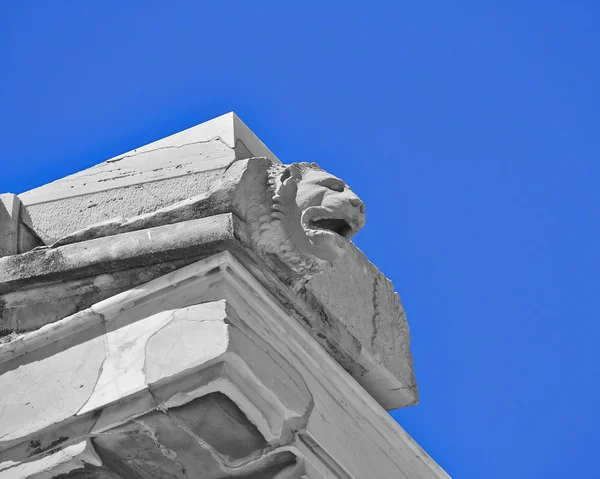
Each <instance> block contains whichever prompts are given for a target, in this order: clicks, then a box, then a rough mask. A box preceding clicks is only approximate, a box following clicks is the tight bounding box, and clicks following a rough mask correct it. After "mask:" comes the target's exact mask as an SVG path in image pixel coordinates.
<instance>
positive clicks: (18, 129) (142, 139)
mask: <svg viewBox="0 0 600 479" xmlns="http://www.w3.org/2000/svg"><path fill="white" fill-rule="evenodd" d="M123 3H126V5H127V6H125V7H124V6H123V5H121V4H123ZM219 3H220V4H223V5H224V6H215V5H217V4H219ZM325 3H326V5H327V7H320V8H319V7H317V6H316V5H317V4H316V3H314V4H311V3H310V2H308V3H302V5H303V6H300V3H298V2H281V3H279V4H278V3H276V2H272V3H261V2H258V3H256V2H235V1H232V2H210V4H205V2H191V1H190V2H183V1H181V2H180V1H173V2H152V1H145V2H137V1H130V2H116V1H103V2H68V1H62V0H57V1H55V2H37V3H36V2H29V1H19V2H17V1H10V0H5V1H3V2H2V3H1V5H0V72H1V74H0V105H2V107H1V108H0V145H1V150H0V151H1V152H2V154H1V156H0V162H1V165H2V169H1V171H2V173H1V175H0V190H1V192H13V193H20V192H22V191H25V190H28V189H30V188H33V187H35V186H39V185H41V184H44V183H47V182H49V181H52V180H54V179H57V178H60V177H62V176H65V175H67V174H70V173H73V172H75V171H78V170H81V169H84V168H86V167H88V166H91V165H93V164H96V163H99V162H101V161H103V160H105V159H107V158H110V157H112V156H114V155H117V154H119V153H122V152H125V151H127V150H130V149H132V148H135V147H137V146H140V145H143V144H146V143H148V142H150V141H152V140H155V139H158V138H162V137H164V136H167V135H169V134H171V133H174V132H177V131H180V130H182V129H185V128H187V127H190V126H192V125H195V124H198V123H201V122H203V121H205V120H207V119H210V118H212V117H215V116H218V115H220V114H222V113H225V112H228V111H231V110H233V111H235V112H236V113H237V114H238V115H239V116H240V117H241V118H242V120H244V122H246V123H247V124H248V126H249V127H250V128H251V129H252V130H253V131H255V132H256V133H257V135H258V136H259V137H260V138H261V139H262V140H263V141H264V142H265V143H266V144H267V145H268V146H269V147H270V148H271V149H272V150H273V151H274V152H275V153H276V154H277V155H278V157H279V158H280V159H282V160H283V161H284V162H294V161H316V162H317V163H319V164H320V165H321V166H322V167H324V168H326V169H327V170H329V171H331V172H333V173H335V174H337V175H339V176H341V177H342V178H344V179H345V180H346V181H347V182H348V183H349V184H350V185H351V186H352V187H353V189H354V190H355V191H356V192H358V194H359V195H361V197H362V198H363V199H364V201H365V203H366V204H367V209H368V215H367V225H366V227H365V229H364V230H363V231H362V232H361V233H360V234H359V235H358V236H357V237H356V243H357V244H358V246H359V247H360V248H361V249H362V250H363V251H365V253H366V254H367V256H368V257H369V258H370V259H371V260H372V261H373V262H374V263H375V264H376V265H378V266H379V267H380V268H381V269H382V270H383V271H384V272H385V273H386V275H387V276H389V277H390V278H391V279H392V280H393V281H394V284H395V286H396V288H397V290H398V291H399V292H400V295H401V297H402V299H403V303H404V305H405V308H406V310H407V314H408V319H409V323H410V326H411V332H412V335H413V343H412V350H413V354H414V358H415V369H416V374H417V379H418V382H419V386H420V393H421V404H420V405H418V406H416V407H413V408H409V409H406V410H403V411H398V412H395V413H393V416H394V417H395V418H396V419H397V420H398V421H399V422H400V424H402V425H403V427H404V428H405V429H406V430H407V431H408V432H409V433H410V434H411V435H412V436H413V437H414V438H415V439H416V440H417V441H418V442H419V443H420V444H421V445H422V446H423V447H424V449H426V450H427V451H428V452H429V453H430V454H431V455H432V456H433V457H434V458H435V459H436V460H437V461H438V462H439V463H440V464H441V465H442V466H443V467H444V468H445V469H446V470H447V471H448V472H449V473H450V474H451V475H452V476H454V477H455V478H457V479H458V478H464V479H467V478H468V479H471V478H472V479H481V478H488V479H492V478H502V479H505V478H506V477H510V478H537V477H544V478H545V479H551V478H565V477H569V478H571V477H573V478H575V477H585V478H591V477H600V473H599V472H598V467H597V452H598V448H599V447H600V440H599V435H598V427H599V426H600V424H599V421H598V417H599V413H598V406H599V404H600V388H599V386H598V385H597V380H598V377H599V376H600V361H599V359H598V356H599V355H598V348H599V336H600V335H599V332H600V325H599V319H600V318H599V313H598V297H599V294H598V292H599V289H600V288H599V286H600V281H599V279H598V275H599V272H600V261H599V259H600V258H599V256H600V254H599V248H598V245H599V244H600V243H599V236H600V235H599V230H600V224H599V217H600V214H599V213H600V204H599V203H600V193H599V191H598V190H599V188H598V184H599V181H600V155H599V153H600V131H599V130H600V121H599V118H598V112H599V111H600V93H599V92H600V89H599V83H600V82H599V80H600V56H599V55H598V50H599V49H600V29H599V28H598V25H599V22H600V15H599V13H600V4H598V2H594V1H591V0H590V1H573V2H559V1H552V0H550V1H544V2H541V1H540V2H534V1H526V0H522V1H505V2H486V1H479V2H470V1H465V2H460V5H457V4H458V3H459V2H435V1H432V2H389V4H385V3H383V2H375V3H372V4H369V6H368V7H367V6H366V4H365V3H362V2H361V5H362V6H359V4H358V3H357V4H356V6H354V5H352V3H348V2H343V3H342V2H340V3H336V2H325Z"/></svg>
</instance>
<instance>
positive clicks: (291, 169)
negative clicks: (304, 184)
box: [279, 164, 302, 184]
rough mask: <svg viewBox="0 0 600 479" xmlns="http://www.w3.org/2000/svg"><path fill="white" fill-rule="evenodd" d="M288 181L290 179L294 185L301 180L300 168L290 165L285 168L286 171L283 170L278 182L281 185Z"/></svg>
mask: <svg viewBox="0 0 600 479" xmlns="http://www.w3.org/2000/svg"><path fill="white" fill-rule="evenodd" d="M289 179H291V181H293V182H295V183H297V182H298V181H300V180H301V179H302V172H301V171H300V168H298V167H297V166H296V165H295V164H291V165H289V166H288V167H286V169H285V170H283V173H281V176H280V177H279V181H280V182H281V184H284V183H286V182H287V180H289Z"/></svg>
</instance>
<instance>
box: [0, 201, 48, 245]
mask: <svg viewBox="0 0 600 479" xmlns="http://www.w3.org/2000/svg"><path fill="white" fill-rule="evenodd" d="M27 219H28V217H27V216H25V217H24V216H23V212H22V211H21V201H20V200H19V197H18V196H16V195H13V194H12V193H5V194H2V195H0V257H2V256H9V255H13V254H19V253H24V252H25V251H29V250H30V249H33V248H35V247H36V246H39V245H41V244H43V243H42V242H41V240H40V239H39V238H38V237H37V235H36V234H35V233H34V232H33V229H32V228H31V226H30V225H29V224H28V221H27Z"/></svg>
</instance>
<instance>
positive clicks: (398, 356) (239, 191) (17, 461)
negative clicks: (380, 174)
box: [0, 114, 447, 479]
mask: <svg viewBox="0 0 600 479" xmlns="http://www.w3.org/2000/svg"><path fill="white" fill-rule="evenodd" d="M255 155H262V156H259V157H256V156H255ZM116 165H117V166H116ZM115 168H116V169H115ZM148 188H151V189H152V194H151V195H150V196H151V197H152V199H149V198H150V197H148V196H146V193H147V192H148V191H149V190H148ZM145 192H146V193H145ZM14 199H15V201H18V200H19V199H18V198H16V197H15V198H14ZM21 199H22V204H21V205H20V207H19V208H16V207H11V208H12V209H11V214H10V215H8V216H7V217H6V220H5V221H4V223H2V222H1V221H0V223H1V224H0V228H3V229H2V230H1V231H5V229H6V225H10V227H11V228H12V229H11V230H10V231H9V230H6V231H7V233H6V234H5V235H4V236H3V238H6V239H5V240H4V244H8V246H9V247H6V248H4V250H3V251H4V257H2V258H0V390H3V391H8V393H7V394H4V395H3V396H2V397H1V398H0V479H8V478H10V479H13V478H25V477H31V478H34V477H35V478H42V477H44V478H45V477H48V478H63V477H64V478H66V477H69V478H70V479H72V478H79V477H81V478H84V477H85V478H95V477H98V478H112V479H118V478H124V479H129V478H138V477H149V478H157V479H158V478H163V477H172V478H181V479H186V478H188V477H198V478H201V479H218V478H225V477H243V478H246V479H258V478H261V479H265V478H274V479H285V478H288V479H293V478H296V479H300V478H309V479H332V478H338V477H339V478H344V479H348V478H359V477H374V478H379V477H381V478H390V477H403V476H404V477H407V478H438V477H447V476H446V475H445V473H444V472H443V471H442V470H441V469H440V468H439V466H437V465H436V464H435V462H433V461H432V460H431V459H430V458H429V457H428V456H427V454H425V453H424V452H423V451H422V450H421V449H420V448H419V447H418V446H417V445H416V444H415V443H414V442H413V441H412V439H411V438H410V437H409V436H408V435H407V434H406V433H405V432H404V431H403V430H402V429H401V428H400V427H399V426H398V425H397V424H396V423H395V422H394V421H393V420H392V419H391V418H390V417H389V415H387V414H385V413H384V411H383V409H382V408H381V406H383V408H385V409H395V408H399V407H405V406H409V405H412V404H415V403H416V402H417V399H418V397H417V388H416V383H415V380H414V375H413V369H412V357H411V354H410V348H409V346H410V336H409V333H408V325H407V323H406V318H405V315H404V310H403V308H402V305H401V303H400V300H399V297H398V295H397V294H396V293H395V292H394V289H393V286H392V284H391V282H390V281H389V280H388V279H387V278H385V277H384V276H383V275H382V273H381V272H380V271H379V270H378V269H377V268H376V267H375V266H374V265H373V264H371V263H370V262H369V261H368V260H367V259H366V258H365V257H364V255H363V254H362V253H361V252H360V251H359V250H358V249H357V248H356V247H355V246H354V244H353V243H352V242H351V241H350V238H352V236H353V235H354V234H356V233H357V232H358V231H359V230H360V229H361V228H362V226H363V225H364V223H365V206H364V204H363V203H362V201H361V200H360V198H358V196H357V195H356V194H354V193H353V192H352V191H351V190H350V188H349V187H348V186H347V185H346V184H345V183H344V182H343V181H342V180H340V179H339V178H336V177H334V176H332V175H330V174H329V173H327V172H325V171H323V170H322V169H321V168H319V167H318V166H317V165H316V164H314V163H296V164H293V165H282V164H281V163H280V162H279V161H278V160H277V159H276V158H275V157H274V156H273V155H272V154H271V153H270V151H268V149H267V148H266V147H265V146H264V145H262V143H260V141H259V140H258V139H257V138H256V137H255V136H254V135H253V134H252V133H251V132H250V131H249V130H247V128H246V127H245V126H244V125H243V124H242V123H241V122H240V121H239V120H238V119H237V117H235V116H234V115H232V114H231V115H226V116H224V117H221V118H218V119H216V120H213V121H211V122H208V123H206V124H204V125H199V126H198V127H194V128H192V129H190V130H187V131H186V132H182V133H180V134H177V135H174V136H172V137H169V138H166V139H164V140H161V141H159V142H156V143H153V144H152V145H148V146H146V147H143V148H139V149H137V150H134V151H133V152H130V153H128V154H125V155H121V156H120V157H117V158H115V159H113V160H109V161H107V162H105V163H102V164H101V165H98V166H97V167H94V168H91V169H89V170H86V171H84V172H81V173H78V174H76V175H72V176H71V177H67V178H65V179H63V180H59V181H57V182H55V183H52V184H50V185H46V186H43V187H40V188H38V189H36V190H33V191H32V192H28V193H25V194H23V195H21ZM99 199H100V200H101V202H97V200H99ZM87 202H90V203H89V206H90V208H84V205H86V204H87ZM14 204H18V203H14V202H13V203H11V205H14ZM73 208H75V210H74V209H73ZM77 208H79V210H80V212H81V213H82V214H81V215H74V214H73V211H77ZM84 210H85V212H84ZM87 210H89V211H87ZM84 213H85V214H84ZM0 220H1V218H0ZM23 225H24V226H23ZM18 228H25V229H24V231H27V232H28V233H27V234H30V235H31V236H30V237H29V239H30V240H28V241H26V242H23V241H21V242H20V243H18V245H17V243H15V241H16V238H18V235H16V234H15V231H20V230H18ZM42 242H43V243H45V245H44V246H37V245H39V244H40V243H42ZM15 245H17V246H15ZM36 246H37V247H36ZM11 248H12V249H11ZM32 248H33V249H32ZM28 249H31V251H27V250H28ZM390 451H392V452H393V454H390Z"/></svg>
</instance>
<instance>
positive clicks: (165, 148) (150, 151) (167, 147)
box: [104, 136, 247, 163]
mask: <svg viewBox="0 0 600 479" xmlns="http://www.w3.org/2000/svg"><path fill="white" fill-rule="evenodd" d="M215 140H216V141H219V142H221V143H223V144H224V145H225V146H226V147H227V148H229V149H230V150H234V149H235V146H233V147H232V146H230V145H229V144H228V143H227V142H226V141H225V140H223V139H222V138H221V137H220V136H214V137H212V138H211V139H209V140H198V141H192V142H189V143H184V144H183V145H168V146H160V147H158V148H153V149H152V150H145V151H140V152H139V153H134V154H132V155H123V156H120V157H118V158H115V159H112V160H106V161H105V162H104V163H117V162H119V161H121V160H124V159H125V158H133V157H135V156H139V155H145V154H147V153H153V152H155V151H160V150H176V149H179V148H184V147H186V146H190V145H199V144H203V143H212V142H214V141H215ZM236 144H237V141H236ZM236 146H237V145H236ZM244 146H245V145H244ZM246 149H247V148H246ZM134 151H136V150H134Z"/></svg>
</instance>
